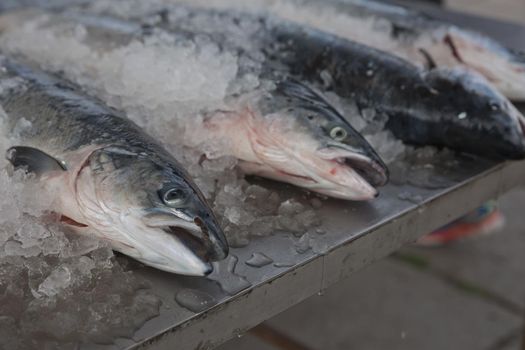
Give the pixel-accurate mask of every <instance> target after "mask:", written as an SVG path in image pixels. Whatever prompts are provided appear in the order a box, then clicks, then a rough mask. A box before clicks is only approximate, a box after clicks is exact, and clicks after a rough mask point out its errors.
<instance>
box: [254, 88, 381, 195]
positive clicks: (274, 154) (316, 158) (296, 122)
mask: <svg viewBox="0 0 525 350" xmlns="http://www.w3.org/2000/svg"><path fill="white" fill-rule="evenodd" d="M260 110H261V111H262V114H263V116H264V117H263V119H264V122H265V124H264V126H261V127H258V130H255V133H256V137H254V138H253V139H255V140H256V142H253V143H254V144H255V145H254V146H253V148H254V151H255V153H256V154H257V156H258V158H259V159H261V160H262V163H264V164H265V165H267V168H268V167H270V168H271V170H270V171H271V172H273V174H268V172H270V171H267V173H266V174H265V175H266V176H269V177H273V178H277V179H278V180H281V181H285V182H289V183H292V184H294V185H297V186H300V187H304V188H307V189H310V190H312V191H315V192H319V193H322V194H325V195H328V196H331V197H336V198H342V199H349V200H367V199H371V198H374V197H376V196H377V194H378V192H377V190H376V188H375V187H377V186H382V185H384V184H385V183H386V182H387V180H388V169H387V167H386V166H385V164H384V163H383V161H382V160H381V158H380V157H379V156H378V155H377V154H376V152H375V151H374V149H373V148H372V147H371V146H370V144H369V143H368V142H367V141H366V140H365V139H364V138H363V137H362V136H361V135H360V134H359V133H358V132H357V131H356V130H355V129H354V128H353V127H352V126H351V125H350V123H349V122H348V121H346V120H345V119H344V118H343V117H342V116H341V114H340V113H339V112H338V111H337V110H336V109H334V108H333V107H332V106H331V105H330V104H329V103H328V102H327V101H326V100H324V99H323V98H322V97H321V96H320V95H319V94H318V93H316V92H315V91H314V90H312V89H311V88H309V87H307V86H305V85H303V84H301V83H299V82H296V81H292V80H286V81H284V82H281V83H279V84H278V85H277V87H276V89H275V90H274V91H272V92H271V94H270V95H269V97H268V101H267V103H265V104H264V103H263V104H262V105H261V108H260Z"/></svg>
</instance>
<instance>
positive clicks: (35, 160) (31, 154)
mask: <svg viewBox="0 0 525 350" xmlns="http://www.w3.org/2000/svg"><path fill="white" fill-rule="evenodd" d="M7 160H9V161H10V162H11V163H12V164H13V166H14V167H15V168H21V167H25V168H26V169H27V171H28V172H31V173H35V174H36V175H37V176H40V175H42V174H43V173H46V172H49V171H65V170H67V169H66V166H65V164H64V163H63V162H61V161H60V160H58V159H56V158H54V157H52V156H50V155H49V154H47V153H45V152H43V151H40V150H39V149H36V148H33V147H26V146H15V147H11V148H10V149H8V150H7Z"/></svg>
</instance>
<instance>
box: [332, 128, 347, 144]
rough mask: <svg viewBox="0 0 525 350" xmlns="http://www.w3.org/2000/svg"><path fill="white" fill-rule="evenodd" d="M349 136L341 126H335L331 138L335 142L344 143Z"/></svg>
mask: <svg viewBox="0 0 525 350" xmlns="http://www.w3.org/2000/svg"><path fill="white" fill-rule="evenodd" d="M346 136H347V132H346V130H345V129H343V128H342V127H340V126H335V127H333V128H332V130H330V137H331V138H333V139H334V140H335V141H343V140H344V139H345V138H346Z"/></svg>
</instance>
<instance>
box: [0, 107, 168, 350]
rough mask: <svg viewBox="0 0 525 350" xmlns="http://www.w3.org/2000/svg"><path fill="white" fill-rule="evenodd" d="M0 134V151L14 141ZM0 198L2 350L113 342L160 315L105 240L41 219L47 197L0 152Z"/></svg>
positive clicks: (1, 119) (0, 115)
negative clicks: (71, 231) (80, 234)
mask: <svg viewBox="0 0 525 350" xmlns="http://www.w3.org/2000/svg"><path fill="white" fill-rule="evenodd" d="M4 123H5V112H4V111H3V109H1V108H0V130H1V131H4V130H5V128H4ZM1 135H2V137H0V154H5V151H6V149H7V148H8V147H9V146H10V145H12V142H13V140H12V139H10V138H7V137H5V135H4V133H3V132H2V133H1ZM11 136H13V135H11ZM0 198H2V201H0V213H2V215H1V217H0V348H1V349H42V348H59V347H60V348H64V347H66V346H70V347H72V348H73V347H74V346H75V344H76V343H77V342H97V343H101V342H102V343H111V342H112V341H113V340H114V339H115V338H117V337H130V336H131V335H132V334H133V332H134V331H135V330H136V329H137V328H138V327H140V326H141V325H142V324H143V323H144V322H145V321H147V320H148V319H150V318H152V317H154V316H155V315H157V314H158V309H159V306H160V305H159V303H160V302H159V299H157V297H155V296H154V295H153V294H151V293H150V292H149V291H148V286H147V285H146V284H145V282H144V281H141V280H139V279H138V278H136V277H134V275H133V274H132V272H130V271H126V270H125V269H124V268H123V267H122V266H121V265H120V264H119V263H117V261H116V260H115V256H114V255H113V253H112V251H111V250H110V249H109V248H108V247H107V246H106V245H104V244H103V243H102V242H99V241H97V240H95V239H92V238H89V237H85V236H77V235H74V234H72V233H70V232H67V231H65V229H64V228H63V227H62V226H60V225H58V224H57V223H56V221H55V220H46V218H47V217H49V215H50V213H49V212H47V208H49V205H50V203H51V202H52V200H53V197H52V196H51V195H50V194H48V193H43V192H42V189H41V188H40V186H39V185H38V183H37V181H35V179H34V178H32V177H30V176H27V175H26V174H24V172H22V171H16V172H13V169H12V168H11V167H10V166H9V165H8V164H7V161H6V160H5V158H4V157H0ZM6 199H9V200H6Z"/></svg>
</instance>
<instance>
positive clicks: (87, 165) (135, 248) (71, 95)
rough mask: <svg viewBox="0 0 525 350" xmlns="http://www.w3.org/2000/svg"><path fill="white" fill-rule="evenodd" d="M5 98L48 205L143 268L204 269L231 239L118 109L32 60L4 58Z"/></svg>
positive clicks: (16, 153)
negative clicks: (48, 195) (51, 197)
mask: <svg viewBox="0 0 525 350" xmlns="http://www.w3.org/2000/svg"><path fill="white" fill-rule="evenodd" d="M0 65H1V73H0V86H1V87H2V88H1V89H0V105H1V106H2V107H3V109H4V111H5V113H6V115H7V117H6V118H7V120H6V125H7V127H6V133H7V135H16V137H15V138H14V141H13V143H12V146H11V147H10V148H9V150H8V151H7V155H6V156H7V158H8V160H9V161H10V162H11V163H12V164H13V166H14V167H15V168H22V169H25V170H26V171H27V172H30V173H32V174H35V176H37V180H38V183H39V184H41V185H42V188H43V189H45V190H46V191H47V192H46V193H53V194H57V195H56V198H55V199H54V200H53V203H52V204H51V207H50V210H52V211H53V212H55V213H57V214H58V215H59V216H60V221H61V222H62V223H64V225H66V226H68V227H71V228H72V229H73V230H74V231H76V232H78V233H80V234H85V235H94V236H96V237H98V238H99V239H101V240H103V241H105V242H108V243H109V245H110V246H111V248H112V249H113V250H115V251H118V252H121V253H123V254H125V255H127V256H130V257H132V258H134V259H136V260H138V261H140V262H142V263H144V264H145V265H148V266H151V267H154V268H157V269H160V270H163V271H167V272H171V273H176V274H182V275H192V276H204V275H207V274H209V273H210V272H212V270H213V266H212V262H214V261H218V260H222V259H224V258H225V257H226V256H227V254H228V243H227V240H226V238H225V236H224V233H223V231H222V229H221V227H220V225H219V224H218V220H217V218H216V217H215V215H214V213H213V211H212V210H211V208H210V206H209V205H208V203H207V202H206V200H205V199H204V197H203V195H202V193H201V192H200V190H199V189H198V188H197V186H196V185H195V184H194V182H193V181H192V179H191V177H190V176H189V174H188V173H187V172H186V171H185V170H184V169H183V168H182V166H181V165H180V164H179V163H178V162H177V160H176V159H175V158H174V157H173V156H172V155H171V154H170V153H168V152H167V151H166V150H165V149H164V148H163V147H162V146H161V145H159V144H158V143H157V142H156V141H155V140H154V139H153V138H152V137H150V136H149V135H147V134H146V133H145V132H144V131H142V130H141V129H140V128H139V127H138V126H137V125H136V124H135V123H133V122H132V121H130V120H129V119H127V118H126V117H125V116H124V115H123V114H121V113H120V112H118V111H116V110H114V109H111V108H109V107H107V106H105V105H104V104H103V103H102V102H100V101H99V100H97V99H95V98H93V97H90V96H88V95H86V94H85V93H83V92H81V91H80V89H79V88H78V87H77V86H75V85H73V84H72V83H70V82H68V81H65V80H64V79H62V78H61V77H58V76H56V75H52V74H50V73H46V72H44V71H42V70H40V69H39V68H37V67H35V65H34V64H33V63H31V62H26V61H24V60H22V59H16V60H14V59H12V58H9V57H6V56H2V57H1V61H0Z"/></svg>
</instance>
